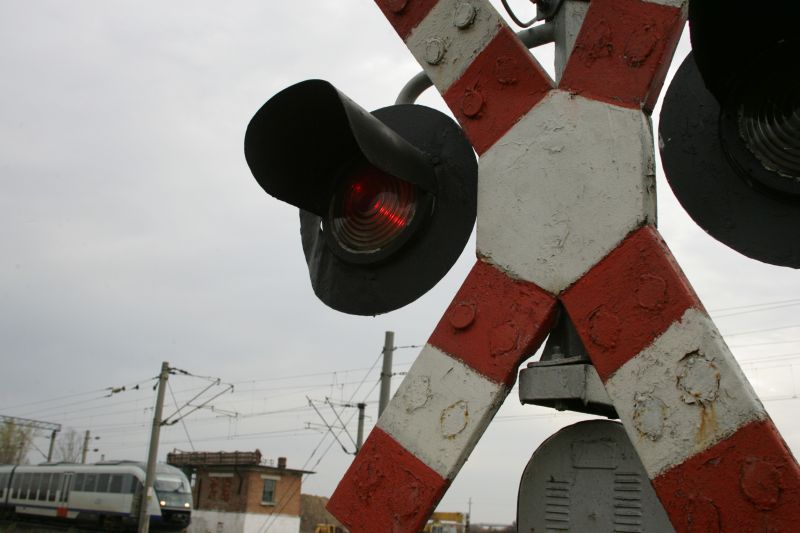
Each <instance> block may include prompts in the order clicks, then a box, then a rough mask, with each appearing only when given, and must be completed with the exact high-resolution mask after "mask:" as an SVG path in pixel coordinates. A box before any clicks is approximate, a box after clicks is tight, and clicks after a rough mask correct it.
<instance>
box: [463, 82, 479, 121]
mask: <svg viewBox="0 0 800 533" xmlns="http://www.w3.org/2000/svg"><path fill="white" fill-rule="evenodd" d="M483 103H484V100H483V95H482V94H481V93H480V91H478V90H477V89H467V90H466V91H465V92H464V97H463V98H462V99H461V111H462V112H463V113H464V115H465V116H467V117H469V118H475V117H477V116H478V114H479V113H480V112H481V110H482V109H483Z"/></svg>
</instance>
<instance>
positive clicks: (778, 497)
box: [653, 419, 800, 533]
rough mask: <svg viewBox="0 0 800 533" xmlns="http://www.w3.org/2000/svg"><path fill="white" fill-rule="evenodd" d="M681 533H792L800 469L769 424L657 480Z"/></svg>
mask: <svg viewBox="0 0 800 533" xmlns="http://www.w3.org/2000/svg"><path fill="white" fill-rule="evenodd" d="M653 486H654V487H655V489H656V492H657V493H658V496H659V499H660V500H661V503H662V504H663V505H664V508H665V509H666V510H667V513H668V514H669V515H670V519H671V520H672V525H673V526H674V527H675V530H676V531H677V532H678V533H684V532H686V533H718V532H726V531H742V532H744V531H748V532H753V533H778V532H780V533H792V532H795V531H797V530H798V524H800V468H798V465H797V462H796V461H794V460H792V454H791V452H790V451H789V448H788V447H787V446H786V443H785V442H784V441H783V439H782V438H781V436H780V434H779V433H778V431H777V429H775V426H774V425H773V424H772V421H770V420H768V419H767V420H760V421H757V422H752V423H750V424H747V425H746V426H743V427H742V428H741V429H739V431H737V432H736V433H734V434H733V435H731V436H730V437H729V438H727V439H725V440H723V441H721V442H720V443H718V444H716V445H715V446H712V447H711V448H709V449H707V450H706V451H704V452H702V453H699V454H697V455H695V456H694V457H692V458H690V459H689V460H687V461H685V462H684V463H682V464H680V465H678V466H676V467H674V468H672V469H670V470H668V471H666V472H664V473H663V474H662V475H660V476H658V477H657V478H655V479H653Z"/></svg>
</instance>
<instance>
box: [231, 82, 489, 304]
mask: <svg viewBox="0 0 800 533" xmlns="http://www.w3.org/2000/svg"><path fill="white" fill-rule="evenodd" d="M245 157H246V159H247V163H248V165H249V166H250V170H251V171H252V173H253V176H254V177H255V178H256V181H257V182H258V183H259V185H261V187H262V188H263V189H264V190H265V191H266V192H267V193H269V194H270V195H272V196H274V197H276V198H278V199H279V200H283V201H285V202H287V203H289V204H292V205H294V206H296V207H298V208H299V209H300V223H301V224H300V233H301V240H302V245H303V251H304V253H305V257H306V262H307V264H308V270H309V275H310V278H311V285H312V287H313V289H314V292H315V294H316V295H317V296H318V297H319V298H320V299H321V300H322V301H323V302H324V303H325V304H327V305H328V306H330V307H332V308H334V309H337V310H339V311H343V312H346V313H350V314H357V315H376V314H381V313H385V312H388V311H392V310H394V309H397V308H399V307H402V306H404V305H406V304H408V303H410V302H412V301H414V300H415V299H417V298H418V297H420V296H421V295H422V294H424V293H425V292H427V291H428V290H429V289H430V288H432V287H433V286H434V285H435V284H436V283H438V281H439V280H440V279H441V278H442V277H443V276H444V275H445V274H446V273H447V271H448V270H449V269H450V268H451V267H452V265H453V264H454V263H455V261H456V260H457V259H458V257H459V255H460V254H461V251H462V250H463V248H464V246H465V244H466V242H467V240H468V239H469V235H470V234H471V232H472V227H473V226H474V223H475V216H476V208H477V206H476V199H477V162H476V158H475V154H474V152H473V150H472V146H471V145H470V143H469V142H468V141H467V140H466V138H465V137H464V135H463V132H462V131H461V128H459V126H458V125H457V124H456V123H455V122H454V121H453V120H452V119H450V118H449V117H447V116H446V115H444V114H443V113H440V112H439V111H435V110H433V109H430V108H427V107H423V106H419V105H396V106H390V107H386V108H383V109H379V110H377V111H374V112H372V113H369V112H367V111H366V110H364V109H363V108H361V107H360V106H358V105H357V104H356V103H355V102H353V101H352V100H351V99H349V98H348V97H347V96H345V95H344V94H342V93H341V92H339V91H338V90H337V89H336V88H335V87H334V86H333V85H331V84H330V83H328V82H325V81H322V80H307V81H304V82H301V83H298V84H296V85H293V86H291V87H289V88H287V89H285V90H283V91H281V92H280V93H278V94H277V95H275V96H274V97H273V98H271V99H270V100H269V101H267V103H266V104H264V106H262V107H261V109H260V110H259V111H258V112H257V113H256V114H255V116H254V117H253V119H252V120H251V121H250V124H249V125H248V127H247V132H246V134H245Z"/></svg>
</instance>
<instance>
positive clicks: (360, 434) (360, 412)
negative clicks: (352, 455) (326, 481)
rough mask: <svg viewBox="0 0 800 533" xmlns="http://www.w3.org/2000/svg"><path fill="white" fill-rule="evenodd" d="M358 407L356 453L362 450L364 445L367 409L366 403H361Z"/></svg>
mask: <svg viewBox="0 0 800 533" xmlns="http://www.w3.org/2000/svg"><path fill="white" fill-rule="evenodd" d="M356 407H358V434H357V436H356V453H358V451H359V450H360V449H361V445H362V444H364V409H365V408H366V407H367V404H365V403H359V404H358V405H356Z"/></svg>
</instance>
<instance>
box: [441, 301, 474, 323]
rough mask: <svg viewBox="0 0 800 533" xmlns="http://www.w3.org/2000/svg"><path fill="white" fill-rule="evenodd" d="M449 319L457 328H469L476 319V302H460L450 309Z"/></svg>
mask: <svg viewBox="0 0 800 533" xmlns="http://www.w3.org/2000/svg"><path fill="white" fill-rule="evenodd" d="M448 319H449V320H450V325H451V326H453V327H454V328H456V329H465V328H468V327H469V326H471V325H472V323H473V322H474V321H475V304H473V303H469V302H460V303H459V304H457V305H456V306H455V307H453V309H452V311H450V313H449V316H448Z"/></svg>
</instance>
